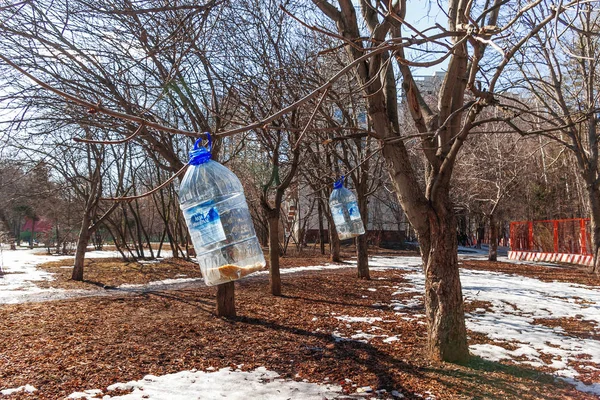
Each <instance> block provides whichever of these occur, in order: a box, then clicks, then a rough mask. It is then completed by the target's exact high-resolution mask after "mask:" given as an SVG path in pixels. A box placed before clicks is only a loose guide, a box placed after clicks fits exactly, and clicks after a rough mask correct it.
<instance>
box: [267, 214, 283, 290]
mask: <svg viewBox="0 0 600 400" xmlns="http://www.w3.org/2000/svg"><path fill="white" fill-rule="evenodd" d="M278 211H279V210H271V211H270V212H269V215H268V219H269V281H270V283H271V294H272V295H273V296H281V275H280V274H279V212H278Z"/></svg>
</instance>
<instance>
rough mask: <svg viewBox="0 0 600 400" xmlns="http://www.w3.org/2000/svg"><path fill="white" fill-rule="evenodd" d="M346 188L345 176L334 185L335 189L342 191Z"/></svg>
mask: <svg viewBox="0 0 600 400" xmlns="http://www.w3.org/2000/svg"><path fill="white" fill-rule="evenodd" d="M342 187H344V175H342V177H341V178H340V179H338V180H337V181H335V183H334V184H333V188H334V189H341V188H342Z"/></svg>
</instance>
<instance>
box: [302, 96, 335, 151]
mask: <svg viewBox="0 0 600 400" xmlns="http://www.w3.org/2000/svg"><path fill="white" fill-rule="evenodd" d="M329 89H331V86H329V87H328V88H327V89H325V91H324V92H323V94H322V95H321V98H320V99H319V101H318V102H317V105H316V106H315V109H314V110H313V112H312V114H311V115H310V118H309V119H308V122H307V123H306V126H305V127H304V129H303V130H302V132H301V133H300V136H299V137H298V140H297V141H296V144H295V145H294V149H293V150H296V149H297V148H298V146H299V145H300V141H301V140H302V138H303V137H304V134H305V133H306V131H307V130H308V127H309V126H310V124H312V121H313V119H314V118H315V115H316V114H317V111H318V110H319V107H321V103H323V100H325V97H326V96H327V93H329Z"/></svg>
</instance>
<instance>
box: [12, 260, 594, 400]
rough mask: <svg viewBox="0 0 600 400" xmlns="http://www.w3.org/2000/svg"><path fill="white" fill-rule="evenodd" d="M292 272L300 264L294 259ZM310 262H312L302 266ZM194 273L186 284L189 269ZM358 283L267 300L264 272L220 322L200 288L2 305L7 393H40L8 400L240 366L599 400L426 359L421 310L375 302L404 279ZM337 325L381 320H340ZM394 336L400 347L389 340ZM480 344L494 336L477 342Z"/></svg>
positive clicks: (311, 275)
mask: <svg viewBox="0 0 600 400" xmlns="http://www.w3.org/2000/svg"><path fill="white" fill-rule="evenodd" d="M286 263H287V264H286V266H293V261H291V260H288V261H286ZM303 263H310V264H315V260H314V259H312V260H310V261H301V260H299V262H298V264H303ZM303 265H307V264H303ZM110 268H117V267H116V266H114V265H113V266H112V267H110ZM144 268H146V266H144ZM182 268H183V267H182ZM59 269H60V268H59ZM92 269H93V266H90V268H88V269H87V271H86V273H88V274H91V273H92ZM189 269H190V271H188V275H189V274H191V273H192V272H191V269H193V266H190V267H189ZM99 270H103V271H104V272H103V273H100V272H99V276H98V277H95V278H93V279H96V280H97V281H98V282H101V283H103V284H108V283H111V284H115V283H116V281H113V280H111V279H113V278H112V277H110V276H108V275H112V274H117V275H118V274H120V272H119V271H118V270H111V269H109V267H108V266H107V267H106V268H104V269H99ZM173 271H174V270H172V271H171V273H174V272H173ZM122 272H124V273H125V271H122ZM177 273H179V272H177ZM355 275H356V271H355V270H354V269H353V268H348V269H341V270H330V271H319V272H305V273H299V274H293V275H285V276H283V291H284V294H285V295H284V296H281V297H274V296H271V295H270V294H269V288H268V277H267V276H265V275H263V276H258V277H253V278H248V279H245V280H241V281H238V282H237V283H236V306H237V313H238V317H237V318H233V319H220V318H216V317H215V316H214V304H215V298H214V297H215V293H216V289H215V288H207V287H204V286H202V285H201V284H197V285H195V286H191V287H189V288H186V289H180V290H171V291H155V292H149V293H144V294H136V295H116V296H112V297H97V298H81V299H76V300H66V301H56V302H48V303H32V304H21V305H10V306H2V307H0V319H1V320H2V322H3V323H2V324H1V326H0V388H7V387H17V386H20V385H25V384H31V385H33V386H35V387H36V388H37V389H38V391H37V392H35V393H34V394H32V395H30V394H24V393H21V394H17V395H12V396H10V398H11V399H22V398H23V399H25V398H26V399H32V398H40V399H59V398H63V397H64V396H67V395H69V394H70V393H72V392H75V391H82V390H85V389H93V388H99V389H105V388H106V387H107V386H108V385H111V384H113V383H115V382H126V381H129V380H133V379H140V378H142V377H143V376H144V375H146V374H154V375H162V374H166V373H172V372H178V371H181V370H186V369H192V368H197V369H200V370H205V369H206V368H208V367H216V368H221V367H228V366H237V365H241V364H243V367H242V368H243V369H254V368H256V367H258V366H265V367H267V368H268V369H271V370H275V371H277V372H279V373H280V374H281V375H283V376H284V377H287V378H292V379H307V380H309V381H311V382H324V381H326V380H327V381H328V382H337V383H340V384H342V385H343V386H344V388H345V389H346V390H347V392H349V393H353V392H354V391H355V390H356V388H357V387H362V386H371V387H372V388H373V389H379V388H384V389H386V390H387V391H388V393H389V392H390V391H391V390H398V391H399V392H401V393H403V394H404V395H405V396H406V397H407V398H421V397H420V395H424V396H425V397H426V394H425V393H426V392H429V393H431V394H433V395H434V396H435V397H436V398H438V399H475V398H477V399H499V398H502V399H540V398H545V399H566V398H572V399H591V398H593V397H592V396H591V395H586V394H584V393H581V392H577V391H576V390H575V389H574V388H573V387H572V386H570V385H568V384H565V383H562V382H559V381H555V380H554V378H553V377H551V376H550V375H546V374H544V373H543V372H541V371H539V370H535V369H533V368H529V367H523V366H515V365H507V364H501V363H494V362H488V361H484V360H482V359H479V358H475V359H474V360H473V361H472V362H471V363H470V364H469V365H468V366H458V365H450V364H437V363H431V362H429V361H428V360H427V358H426V356H425V351H424V345H425V343H424V339H425V336H426V327H425V325H423V324H419V323H418V322H419V321H420V322H423V319H422V317H418V316H417V314H422V313H423V310H422V309H415V310H411V309H407V310H403V311H404V312H406V313H408V314H413V318H414V319H413V320H411V321H408V320H405V319H403V318H402V316H401V315H399V314H396V313H395V312H394V311H393V310H391V309H390V308H388V307H382V306H381V305H379V304H386V303H389V301H390V299H391V297H392V296H391V293H392V292H393V291H394V290H395V289H394V288H393V287H394V286H400V285H402V284H403V283H404V278H403V272H402V271H398V270H387V271H382V272H378V271H372V278H373V279H372V280H371V281H364V280H357V279H356V277H355ZM88 276H89V277H90V278H89V279H92V278H91V277H92V276H93V275H88ZM114 279H116V278H114ZM369 289H376V290H375V291H373V290H369ZM394 298H397V297H394ZM468 307H471V306H468ZM472 307H474V308H473V309H476V308H486V304H474V305H473V306H472ZM339 316H352V317H360V316H365V317H373V316H376V317H381V321H377V322H375V323H374V324H368V323H357V322H345V321H343V320H340V319H338V318H336V317H339ZM374 327H376V328H374ZM359 330H362V331H363V332H364V333H369V334H373V335H377V336H381V337H375V338H373V339H371V340H370V341H369V342H368V343H361V342H358V341H354V340H336V339H335V338H334V337H333V336H332V333H334V332H335V333H336V335H337V336H341V337H350V336H351V335H353V334H355V333H356V332H357V331H359ZM389 336H397V337H398V338H399V339H400V340H397V341H392V342H384V338H385V337H389ZM474 340H475V341H477V342H479V341H486V340H487V339H486V337H485V336H483V335H481V337H477V338H474ZM346 379H349V380H350V381H347V380H346ZM354 385H356V386H354ZM0 397H1V396H0Z"/></svg>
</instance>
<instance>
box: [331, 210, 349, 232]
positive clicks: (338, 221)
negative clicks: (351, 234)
mask: <svg viewBox="0 0 600 400" xmlns="http://www.w3.org/2000/svg"><path fill="white" fill-rule="evenodd" d="M331 216H332V217H333V223H334V224H335V226H338V227H339V226H343V225H344V224H345V223H346V221H345V218H344V206H342V205H337V206H334V207H332V208H331Z"/></svg>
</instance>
